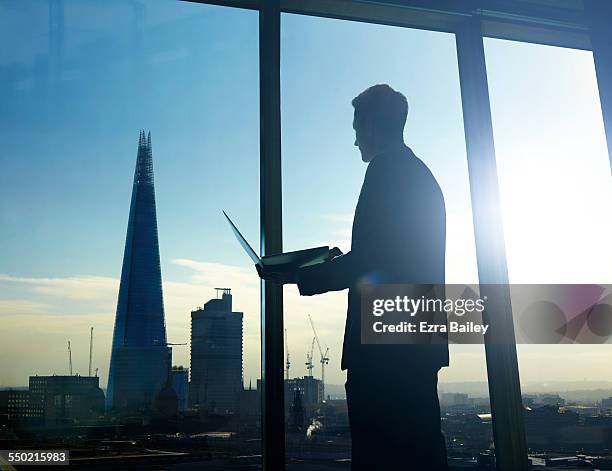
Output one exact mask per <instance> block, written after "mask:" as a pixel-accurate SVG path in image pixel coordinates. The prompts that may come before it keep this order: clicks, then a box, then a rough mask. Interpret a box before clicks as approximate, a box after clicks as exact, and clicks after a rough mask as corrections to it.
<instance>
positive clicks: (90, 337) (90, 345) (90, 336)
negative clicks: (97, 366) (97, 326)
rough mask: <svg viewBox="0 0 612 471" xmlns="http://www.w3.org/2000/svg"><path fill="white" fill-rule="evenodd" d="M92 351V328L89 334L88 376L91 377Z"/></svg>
mask: <svg viewBox="0 0 612 471" xmlns="http://www.w3.org/2000/svg"><path fill="white" fill-rule="evenodd" d="M92 351H93V327H92V328H91V331H90V332H89V376H91V353H92Z"/></svg>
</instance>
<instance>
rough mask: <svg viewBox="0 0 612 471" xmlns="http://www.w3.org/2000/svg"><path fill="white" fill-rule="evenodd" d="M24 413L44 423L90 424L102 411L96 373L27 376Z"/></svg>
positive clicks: (102, 394)
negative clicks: (27, 394) (27, 389)
mask: <svg viewBox="0 0 612 471" xmlns="http://www.w3.org/2000/svg"><path fill="white" fill-rule="evenodd" d="M27 413H28V414H30V415H31V416H33V417H40V418H41V420H40V422H41V424H42V425H44V426H46V427H56V426H69V425H83V424H92V423H95V422H96V420H97V419H98V418H99V417H100V416H101V415H102V414H103V413H104V392H103V391H102V389H100V384H99V378H98V377H97V376H78V375H76V376H30V388H29V403H28V409H27Z"/></svg>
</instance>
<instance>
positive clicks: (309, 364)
mask: <svg viewBox="0 0 612 471" xmlns="http://www.w3.org/2000/svg"><path fill="white" fill-rule="evenodd" d="M314 345H315V339H312V344H311V345H310V352H306V369H307V370H308V376H312V370H313V368H314V363H313V362H312V356H313V352H314Z"/></svg>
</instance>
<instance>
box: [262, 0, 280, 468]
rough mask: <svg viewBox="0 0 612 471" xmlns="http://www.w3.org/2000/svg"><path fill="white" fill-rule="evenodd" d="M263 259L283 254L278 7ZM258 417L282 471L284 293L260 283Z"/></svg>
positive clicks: (272, 4) (274, 3)
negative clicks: (260, 376) (259, 407)
mask: <svg viewBox="0 0 612 471" xmlns="http://www.w3.org/2000/svg"><path fill="white" fill-rule="evenodd" d="M259 74H260V75H259V77H260V79H259V80H260V83H259V87H260V190H259V191H260V208H261V210H260V218H261V219H260V235H261V237H260V243H261V254H262V255H269V254H275V253H281V252H282V251H283V238H282V233H283V231H282V199H281V198H282V190H281V141H280V136H281V133H280V126H281V125H280V8H279V2H278V0H268V1H266V2H262V4H261V7H260V10H259ZM261 350H262V352H261V374H262V378H261V379H262V380H261V388H262V391H261V401H262V402H261V406H262V407H261V413H262V454H263V466H264V470H269V471H272V470H275V471H276V470H280V469H284V467H285V411H284V383H283V381H284V378H283V368H284V359H283V355H284V352H283V288H282V286H280V285H278V284H275V283H270V282H264V281H262V282H261Z"/></svg>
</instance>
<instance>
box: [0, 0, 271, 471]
mask: <svg viewBox="0 0 612 471" xmlns="http://www.w3.org/2000/svg"><path fill="white" fill-rule="evenodd" d="M0 23H1V25H0V38H1V40H2V42H3V43H4V44H5V45H8V44H11V45H12V46H11V47H3V48H2V52H0V102H2V106H1V109H0V123H1V124H0V140H1V141H2V152H1V153H0V154H1V155H0V226H1V229H0V245H1V249H0V259H1V260H2V263H1V265H2V268H1V270H0V271H1V275H0V317H1V324H2V328H1V339H0V387H1V388H2V389H8V388H17V389H19V390H26V391H27V390H28V385H29V383H30V389H32V387H31V386H32V382H31V380H30V379H29V377H33V376H35V375H39V376H52V375H64V376H67V377H68V379H66V381H67V382H68V383H70V382H72V383H75V382H78V381H79V379H78V378H81V379H83V378H85V377H88V375H89V374H90V372H89V341H90V327H93V328H94V333H93V361H92V371H91V375H92V377H94V378H95V377H96V376H97V379H96V380H94V382H95V381H99V386H100V388H101V389H102V390H103V391H104V392H105V393H107V394H108V391H106V387H107V384H108V374H109V371H108V370H109V363H110V355H111V341H112V336H113V325H114V323H115V312H116V310H117V302H118V290H119V280H120V276H121V275H122V263H123V265H124V266H125V263H124V262H123V257H124V247H125V244H126V232H127V231H128V216H129V215H130V201H131V200H130V199H131V194H132V191H133V189H135V188H136V185H135V184H133V183H134V169H135V166H136V156H137V151H138V144H139V133H140V130H141V129H144V130H145V131H146V133H148V132H149V131H150V133H151V147H152V161H153V172H154V176H155V179H154V182H155V198H156V207H157V233H158V238H159V252H160V259H161V274H162V280H163V285H162V286H163V301H164V308H165V329H166V334H167V342H168V343H170V344H174V345H170V347H171V348H172V365H175V366H183V367H184V368H190V369H191V372H190V373H191V375H190V376H191V377H190V381H191V382H192V383H193V381H194V379H195V377H194V375H195V374H196V371H197V370H198V369H199V370H200V374H199V379H200V390H201V391H202V390H204V389H207V391H208V394H209V396H208V398H207V397H204V396H205V395H204V393H203V392H202V393H201V394H200V396H201V397H200V399H199V400H197V401H196V403H195V404H194V403H193V401H191V400H190V399H189V398H188V397H186V396H188V390H189V387H188V386H187V384H186V383H185V381H186V380H187V379H186V377H185V376H184V373H182V376H181V373H179V372H174V371H173V372H172V373H171V374H172V376H173V377H172V380H173V381H178V385H177V386H176V387H174V389H176V390H177V391H175V392H177V394H179V395H180V397H179V412H178V417H179V419H180V420H176V417H177V416H176V415H175V414H170V416H169V419H168V420H169V421H170V423H168V424H167V427H165V428H164V427H161V426H160V427H161V428H160V427H157V428H156V426H155V425H151V424H150V421H149V420H148V419H150V417H145V416H140V415H139V411H135V412H134V416H135V417H136V418H134V417H130V421H131V423H136V424H139V425H138V426H135V425H132V427H131V428H130V429H129V431H128V429H127V428H126V429H121V428H113V429H110V428H109V427H108V426H109V425H110V424H111V423H112V424H116V423H122V422H123V418H119V417H116V416H115V415H114V413H113V412H112V411H107V412H104V410H101V411H100V412H99V414H96V415H95V417H92V416H91V415H90V414H89V415H87V414H86V415H87V416H86V417H85V416H79V415H75V416H71V417H68V418H66V417H64V418H63V419H62V420H64V419H66V420H69V421H70V422H71V423H72V424H73V425H75V426H85V425H88V426H89V425H93V426H95V427H94V429H95V430H97V431H98V432H97V437H98V438H97V440H98V441H97V442H96V443H98V444H99V443H101V442H102V441H104V440H108V439H112V440H124V439H128V438H129V439H134V440H136V444H135V445H130V446H131V447H132V448H138V449H139V450H141V451H142V450H145V449H152V450H158V449H167V448H168V447H170V448H173V449H181V448H182V449H185V450H191V452H195V451H197V453H199V454H200V455H198V456H200V459H201V458H202V456H203V455H202V454H206V453H210V454H211V456H213V457H215V458H216V456H217V455H218V454H222V455H223V456H228V455H229V456H233V455H235V456H243V457H244V456H246V455H253V454H257V453H259V441H258V437H259V430H260V417H259V414H260V412H259V396H258V392H257V390H256V389H257V380H258V378H260V332H259V330H260V323H259V280H258V278H257V275H256V273H255V272H254V270H253V266H252V263H251V261H250V260H249V259H248V258H247V257H245V255H244V253H243V252H242V251H241V249H240V247H239V246H238V245H237V244H236V241H235V240H234V239H233V236H232V235H231V232H230V230H229V227H228V226H227V223H226V221H225V219H224V218H223V215H222V212H221V210H222V209H225V210H226V211H227V212H228V214H229V215H230V216H231V217H232V218H233V219H234V221H235V222H236V224H238V225H239V227H240V229H241V230H242V231H243V232H244V234H245V236H247V237H248V238H249V240H250V242H251V244H252V245H253V246H255V247H257V244H258V232H259V231H258V226H259V204H258V198H257V195H258V194H259V177H258V175H259V152H258V149H259V89H258V80H259V68H258V16H257V12H253V11H247V10H237V9H230V8H223V7H214V6H207V5H198V4H193V3H187V2H174V1H172V2H170V1H147V2H133V1H127V0H126V1H122V0H119V1H115V2H90V1H80V0H66V1H61V0H57V1H52V2H40V1H21V0H20V1H3V2H1V3H0ZM139 201H140V200H139V199H138V202H139ZM139 204H140V203H137V204H136V206H138V205H139ZM143 204H144V203H143ZM134 211H135V212H136V213H138V212H139V211H140V209H138V208H136V209H134ZM138 218H139V216H135V224H134V229H133V230H134V231H136V232H138V233H139V234H141V235H142V232H143V231H145V232H146V231H147V228H141V227H138V226H139V221H142V220H141V219H138ZM149 229H150V228H149ZM128 240H131V239H129V234H128ZM138 240H142V239H138ZM135 251H136V249H133V250H131V251H130V252H128V251H127V250H126V252H125V253H126V254H128V253H129V254H132V255H133V254H134V253H135ZM149 255H151V254H149ZM151 256H152V255H151ZM135 258H136V257H135ZM144 258H146V257H142V259H144ZM141 262H142V260H141ZM141 262H137V261H133V265H132V268H133V270H134V271H135V272H137V271H138V270H139V269H141V268H142V266H143V265H142V263H145V262H146V260H145V262H142V263H141ZM123 275H124V276H125V277H126V278H127V277H128V275H129V273H126V272H125V270H124V273H123ZM134 276H139V275H138V274H137V273H136V274H135V275H134ZM218 287H222V288H230V289H231V295H232V296H233V306H232V308H231V309H230V310H229V311H230V314H231V313H232V312H234V313H236V312H241V313H243V317H242V332H240V331H239V330H238V331H235V332H233V333H232V334H231V336H233V337H232V340H231V341H230V340H228V341H227V342H225V343H224V341H222V340H219V339H217V340H212V341H211V342H212V343H211V344H210V345H209V346H208V347H206V348H204V349H202V348H199V347H197V346H195V345H193V344H192V338H191V334H192V333H193V334H194V338H193V341H194V342H197V338H196V337H197V333H198V332H201V329H204V330H206V329H207V328H209V329H212V330H209V331H207V335H209V336H211V338H213V337H214V335H213V334H215V333H216V335H217V337H219V338H220V337H223V336H224V335H225V334H226V330H224V329H225V328H224V327H223V326H217V327H214V328H213V327H209V326H208V327H207V326H202V325H199V326H198V327H197V328H196V327H193V330H192V326H191V312H192V311H196V312H198V311H197V310H198V307H202V306H203V305H204V303H206V302H207V301H209V300H210V299H212V298H216V297H217V293H216V291H215V288H218ZM151 290H152V291H153V289H152V288H151ZM128 292H129V293H130V294H128V295H133V294H134V291H133V290H132V291H130V290H128ZM219 296H221V293H219ZM211 306H212V307H215V309H212V310H213V311H215V312H217V311H223V309H225V308H226V307H228V306H227V305H225V306H224V307H223V309H220V308H218V306H215V305H214V303H213V305H211ZM210 310H211V309H208V310H207V309H204V310H203V311H201V312H200V314H198V315H200V316H203V317H206V316H212V315H213V314H214V313H213V314H211V313H210V312H209V311H210ZM127 315H128V316H130V315H131V314H130V312H128V313H127ZM215 315H219V316H221V314H218V312H217V314H215ZM223 315H225V314H223ZM233 315H234V318H238V317H239V314H233ZM218 322H219V323H221V322H224V321H222V320H219V321H218ZM198 329H200V330H198ZM215 329H216V330H215ZM141 334H142V337H145V336H146V335H145V333H142V332H141ZM68 341H70V344H71V363H72V367H71V368H72V376H73V378H72V379H71V378H70V365H69V353H68V350H67V348H68V347H67V343H68ZM128 343H129V342H128ZM215 348H216V349H217V350H216V352H217V354H218V355H220V356H221V357H223V358H226V357H230V356H231V357H232V358H233V361H232V362H231V369H232V374H231V375H229V379H228V378H219V377H217V376H215V377H212V376H213V375H212V373H211V375H210V376H211V377H206V371H209V372H215V371H217V369H215V368H216V366H215V364H214V363H215V361H217V362H223V361H225V360H223V359H221V360H215V359H214V355H213V353H215V352H212V350H211V349H215ZM196 350H197V352H199V353H198V355H199V356H198V357H197V358H196V355H190V352H194V351H196ZM162 364H163V359H162V363H160V365H162ZM223 365H230V362H227V363H223ZM223 365H222V366H223ZM217 366H219V365H217ZM133 368H134V369H133V371H132V374H133V375H135V376H136V375H140V374H142V375H145V374H149V373H147V372H146V371H145V370H146V369H147V368H148V366H147V365H145V364H143V363H139V362H136V363H135V364H134V365H133ZM228 368H230V366H228ZM164 374H165V373H164ZM76 375H79V376H78V378H77V377H76ZM175 375H176V376H177V379H176V380H175V379H174V376H175ZM51 381H54V380H51ZM218 382H223V384H222V385H221V386H219V384H217V383H218ZM72 383H70V384H72ZM228 384H229V386H228ZM250 385H252V390H250V391H249V389H250ZM162 386H163V385H162ZM58 387H59V386H58ZM65 387H66V388H70V387H72V386H70V385H69V386H65ZM184 387H185V388H186V389H185V388H184ZM220 388H221V389H223V388H226V389H223V390H224V391H226V393H227V395H228V397H230V396H231V404H229V405H227V404H226V405H222V404H220V401H217V402H216V403H215V399H214V394H215V393H214V391H217V393H218V391H219V390H220ZM243 389H246V391H244V390H243ZM156 393H157V391H156V392H154V393H152V394H153V395H155V394H156ZM49 394H50V393H49ZM58 394H59V393H58ZM66 394H70V393H69V392H66ZM162 399H163V398H162ZM162 402H163V401H162ZM158 405H159V404H157V405H156V404H152V405H151V407H152V409H153V410H152V411H151V415H152V416H153V422H155V419H156V418H158V416H159V413H160V411H159V410H158V409H159V407H158V408H157V409H156V407H157V406H158ZM162 405H163V404H162ZM83 407H89V406H88V405H87V404H85V405H84V406H83ZM49 414H51V412H49ZM156 414H157V415H156ZM20 420H21V419H20ZM49 420H51V419H49ZM53 420H55V419H53ZM25 422H26V420H25V419H24V423H25ZM14 425H15V424H14V423H11V427H13V426H14ZM18 426H19V427H21V424H18ZM33 426H36V427H43V430H51V429H52V427H50V426H49V424H48V423H47V422H44V421H43V422H42V423H41V424H39V423H36V424H34V425H33ZM24 427H25V429H26V431H27V427H26V425H25V424H24ZM20 430H21V428H20ZM79 430H82V429H79ZM122 430H125V432H123V431H122ZM73 432H74V430H72V431H70V430H68V431H66V432H65V436H62V437H63V438H66V439H67V438H68V435H70V434H72V433H73ZM153 432H159V433H166V432H167V433H179V434H181V435H180V436H178V437H176V438H175V439H173V440H172V443H170V442H167V440H166V442H164V443H162V441H163V440H161V439H159V441H158V442H157V443H153V442H151V440H152V439H151V438H150V437H149V438H148V439H147V438H146V437H147V436H148V435H150V434H151V433H153ZM209 432H224V433H225V435H221V436H219V440H218V441H212V440H207V439H206V438H203V437H202V436H199V438H198V436H197V434H201V433H209ZM19 433H21V432H19ZM75 433H76V432H75ZM78 433H79V434H80V435H79V436H82V437H84V438H83V440H85V439H86V437H87V435H86V434H83V433H82V432H78ZM49 434H51V432H50V431H49ZM60 435H61V434H60ZM19 436H21V435H19ZM23 436H26V432H24V435H23ZM87 439H88V438H87ZM147 440H149V441H147ZM39 445H40V446H39V448H41V447H42V448H44V446H43V442H40V443H39ZM117 446H119V445H117ZM94 448H96V447H93V448H92V449H94ZM111 448H113V446H111ZM103 449H104V447H102V446H100V447H97V448H96V450H97V451H96V452H95V453H94V452H92V453H91V454H87V453H85V456H84V457H83V458H86V459H90V460H92V461H95V459H96V458H97V457H99V456H101V455H104V453H105V452H104V451H103ZM111 451H113V450H111ZM153 454H155V453H153ZM152 459H153V460H155V459H156V458H155V456H153V457H152ZM194 459H195V458H194ZM224 459H225V458H224ZM227 459H228V460H229V461H228V464H227V466H228V468H232V469H233V468H235V466H236V463H235V462H234V461H231V459H230V458H227ZM250 459H251V460H255V461H257V458H250Z"/></svg>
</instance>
